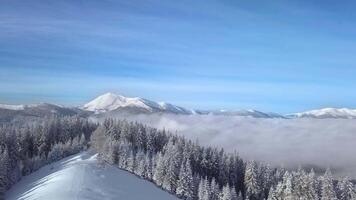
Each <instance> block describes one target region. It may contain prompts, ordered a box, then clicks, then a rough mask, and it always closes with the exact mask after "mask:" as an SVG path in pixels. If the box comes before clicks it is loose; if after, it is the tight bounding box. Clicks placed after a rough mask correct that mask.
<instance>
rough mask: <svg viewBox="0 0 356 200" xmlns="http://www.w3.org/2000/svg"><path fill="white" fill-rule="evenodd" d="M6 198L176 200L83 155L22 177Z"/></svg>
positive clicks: (141, 181) (140, 180)
mask: <svg viewBox="0 0 356 200" xmlns="http://www.w3.org/2000/svg"><path fill="white" fill-rule="evenodd" d="M6 199H9V200H12V199H26V200H32V199H36V200H41V199H43V200H48V199H51V200H56V199H59V200H63V199H93V200H96V199H99V200H102V199H121V200H141V199H142V200H143V199H155V200H158V199H164V200H170V199H175V200H176V199H177V198H176V197H174V196H173V195H170V194H169V193H167V192H165V191H162V190H161V189H159V188H157V187H156V186H155V185H154V184H153V183H150V182H148V181H145V180H143V179H140V178H138V177H137V176H135V175H133V174H130V173H128V172H126V171H123V170H120V169H118V168H116V167H114V166H108V165H106V166H105V167H103V166H102V165H99V163H98V161H97V158H96V155H93V154H90V153H88V152H83V153H80V154H77V155H74V156H71V157H68V158H65V159H63V160H60V161H58V162H56V163H53V164H50V165H48V166H45V167H43V168H41V169H40V170H38V171H37V172H34V173H33V174H30V175H29V176H26V177H23V178H22V180H21V181H20V182H19V183H17V184H15V185H14V186H13V187H12V188H11V189H10V190H9V191H8V192H7V193H6Z"/></svg>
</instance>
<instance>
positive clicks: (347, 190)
mask: <svg viewBox="0 0 356 200" xmlns="http://www.w3.org/2000/svg"><path fill="white" fill-rule="evenodd" d="M337 188H338V193H339V194H338V196H339V198H338V199H340V200H355V199H356V191H355V186H354V185H353V184H352V183H351V182H350V180H349V179H348V178H347V177H345V178H343V179H342V180H340V181H339V183H338V185H337Z"/></svg>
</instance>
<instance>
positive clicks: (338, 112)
mask: <svg viewBox="0 0 356 200" xmlns="http://www.w3.org/2000/svg"><path fill="white" fill-rule="evenodd" d="M290 116H292V117H297V118H303V117H314V118H347V119H353V118H356V110H352V109H348V108H323V109H319V110H310V111H306V112H300V113H294V114H290Z"/></svg>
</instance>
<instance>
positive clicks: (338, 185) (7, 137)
mask: <svg viewBox="0 0 356 200" xmlns="http://www.w3.org/2000/svg"><path fill="white" fill-rule="evenodd" d="M87 148H92V149H94V150H95V151H96V152H98V158H99V159H101V160H103V161H105V162H107V163H109V164H112V165H113V166H116V167H119V168H121V169H124V170H127V171H128V172H131V173H133V174H136V175H137V176H139V177H141V178H144V179H146V180H148V181H151V182H153V183H155V184H156V185H157V186H158V187H160V188H162V189H163V190H166V191H167V192H170V193H171V194H174V195H176V196H177V197H179V198H182V199H194V200H195V199H197V200H237V199H239V200H241V199H249V200H259V199H271V200H272V199H278V200H279V199H280V200H284V199H321V200H328V199H330V200H331V199H342V200H351V199H355V198H356V193H355V188H354V185H353V184H352V183H351V182H350V181H349V179H347V178H344V179H342V180H334V179H333V177H332V175H331V172H330V170H327V171H326V172H325V175H323V176H320V177H319V176H316V175H315V173H314V172H313V170H311V171H308V172H306V171H304V170H303V169H299V170H296V171H287V170H285V169H283V168H271V167H269V166H268V165H264V164H261V163H257V162H255V161H248V162H246V161H243V159H242V158H240V157H239V156H238V154H237V153H226V152H225V151H224V150H223V149H218V148H214V147H209V146H201V145H199V144H198V143H195V142H192V141H190V140H187V139H185V138H184V137H182V136H177V135H174V134H171V133H167V132H166V131H165V130H157V129H154V128H151V127H148V126H145V125H143V124H139V123H133V122H127V121H115V120H112V119H107V120H105V121H104V122H103V123H101V124H100V125H99V124H95V123H91V122H89V121H87V120H86V119H81V118H77V117H64V118H58V117H56V118H50V119H46V120H44V121H42V122H40V123H35V124H33V125H31V126H29V125H27V126H18V125H4V126H2V127H1V128H0V162H1V165H0V192H1V193H2V194H3V193H4V192H5V191H6V190H8V189H9V188H10V187H11V186H12V185H14V184H15V183H16V182H18V181H19V180H20V179H21V177H22V176H24V175H28V174H31V173H32V172H34V171H36V170H38V169H39V168H40V167H42V166H44V165H47V164H50V163H52V162H54V161H57V160H59V159H61V158H64V157H67V156H69V155H72V154H75V153H78V152H80V151H83V150H85V149H87ZM237 148H238V147H237Z"/></svg>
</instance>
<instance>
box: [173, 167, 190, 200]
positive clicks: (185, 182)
mask: <svg viewBox="0 0 356 200" xmlns="http://www.w3.org/2000/svg"><path fill="white" fill-rule="evenodd" d="M176 194H177V195H178V196H179V197H183V198H184V199H187V200H191V199H193V175H192V170H191V167H190V163H189V160H186V162H185V163H182V166H181V168H180V172H179V180H178V182H177V190H176Z"/></svg>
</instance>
